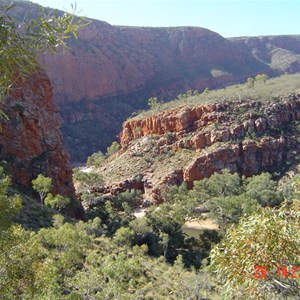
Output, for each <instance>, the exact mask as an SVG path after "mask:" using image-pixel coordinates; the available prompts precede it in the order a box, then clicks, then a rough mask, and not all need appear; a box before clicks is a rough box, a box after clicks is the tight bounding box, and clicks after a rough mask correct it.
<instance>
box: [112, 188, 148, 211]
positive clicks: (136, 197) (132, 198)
mask: <svg viewBox="0 0 300 300" xmlns="http://www.w3.org/2000/svg"><path fill="white" fill-rule="evenodd" d="M141 199H142V192H141V191H140V190H135V189H132V190H126V191H125V192H121V193H119V194H118V195H117V196H116V197H115V199H114V201H113V205H114V206H115V207H117V208H121V207H122V205H123V203H127V204H128V205H129V206H130V207H137V206H138V205H139V204H140V202H141Z"/></svg>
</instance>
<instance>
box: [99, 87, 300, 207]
mask: <svg viewBox="0 0 300 300" xmlns="http://www.w3.org/2000/svg"><path fill="white" fill-rule="evenodd" d="M299 121H300V93H298V94H290V95H288V96H287V97H285V98H278V99H274V100H273V101H271V102H260V101H250V100H249V101H245V102H239V101H236V102H224V103H216V104H208V105H200V106H195V107H187V106H183V107H179V108H176V109H171V110H168V111H164V112H161V113H157V114H156V115H152V116H149V117H145V118H141V119H138V118H135V119H131V120H128V121H127V122H125V123H124V125H123V131H122V134H121V144H122V150H121V151H120V153H119V157H116V158H115V160H113V161H112V168H113V167H114V166H115V165H117V163H118V160H123V164H126V166H125V167H124V168H123V169H122V168H119V169H113V170H114V172H115V173H119V174H120V178H121V177H122V172H123V173H126V176H127V180H125V181H124V176H123V178H122V180H121V181H124V182H126V183H130V182H131V181H130V180H131V179H132V178H133V174H130V172H129V171H127V170H126V168H132V169H134V170H135V167H134V166H135V165H136V166H138V167H137V170H135V172H137V171H138V172H139V174H140V178H142V182H145V183H147V185H145V186H144V187H143V189H142V190H145V191H147V190H148V192H147V193H149V194H151V193H153V191H154V192H155V193H156V194H157V193H158V192H159V189H160V186H162V185H166V184H180V183H182V182H186V183H187V184H188V186H189V187H191V186H192V185H193V182H194V181H195V180H200V179H203V178H206V177H209V176H211V175H212V174H213V173H214V172H220V171H221V170H222V169H228V170H229V171H230V172H237V173H239V174H240V175H245V176H252V175H256V174H259V173H261V172H271V173H277V174H280V173H282V172H284V171H285V170H286V169H287V168H288V166H289V164H292V162H293V161H295V159H297V153H299V151H300V144H299V139H298V138H297V136H298V129H297V128H298V127H297V126H299ZM184 150H186V151H184ZM149 153H152V154H151V155H150V154H149ZM139 157H141V158H140V159H139ZM170 157H174V160H172V159H170ZM157 158H158V163H155V160H157ZM145 161H146V163H147V164H146V163H145ZM167 164H170V167H169V168H166V167H165V165H167ZM131 166H133V167H131ZM110 171H111V166H110V165H108V166H106V169H105V170H104V174H106V172H107V173H109V172H110ZM114 181H115V182H117V178H114ZM115 186H116V187H117V188H119V189H122V187H123V185H122V184H119V185H116V184H115ZM149 186H150V187H151V188H150V189H149ZM151 197H152V196H151ZM152 198H154V199H155V201H160V199H159V197H157V195H156V196H153V197H152Z"/></svg>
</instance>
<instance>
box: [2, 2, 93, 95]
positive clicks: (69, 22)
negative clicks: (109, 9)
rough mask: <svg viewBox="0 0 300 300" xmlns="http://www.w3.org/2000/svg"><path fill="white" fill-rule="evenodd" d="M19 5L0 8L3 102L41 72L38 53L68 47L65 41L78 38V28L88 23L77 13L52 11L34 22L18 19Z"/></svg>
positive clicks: (42, 11) (41, 14)
mask: <svg viewBox="0 0 300 300" xmlns="http://www.w3.org/2000/svg"><path fill="white" fill-rule="evenodd" d="M15 6H16V4H11V5H6V6H5V5H1V6H0V13H1V14H0V24H1V26H0V52H1V60H0V70H1V76H0V78H1V79H0V99H1V98H3V97H5V96H6V95H7V94H8V92H9V91H10V90H11V89H13V88H14V84H15V83H16V82H19V81H22V80H25V79H26V78H28V77H29V76H30V74H32V73H34V72H36V71H38V70H39V69H41V65H40V64H39V62H38V54H39V53H45V52H55V51H56V50H57V48H58V46H63V47H66V42H65V41H66V39H68V38H69V37H70V36H71V35H72V36H74V37H77V31H78V29H79V28H81V27H83V26H85V25H87V24H88V22H86V21H85V20H84V18H76V19H75V14H74V13H75V11H74V13H71V14H69V13H64V14H59V13H58V12H57V11H50V13H48V14H46V12H45V11H44V10H41V12H40V15H39V16H38V17H36V18H35V19H32V20H22V21H20V20H18V19H16V18H14V17H12V16H11V11H13V9H14V7H15Z"/></svg>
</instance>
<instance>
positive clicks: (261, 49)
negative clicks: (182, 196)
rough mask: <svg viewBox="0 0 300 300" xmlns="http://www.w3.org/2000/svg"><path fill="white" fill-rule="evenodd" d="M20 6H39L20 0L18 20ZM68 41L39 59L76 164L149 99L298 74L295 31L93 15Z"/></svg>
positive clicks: (32, 11) (32, 12)
mask: <svg viewBox="0 0 300 300" xmlns="http://www.w3.org/2000/svg"><path fill="white" fill-rule="evenodd" d="M24 11H26V13H27V15H28V17H29V18H30V17H32V16H36V15H37V14H38V12H39V6H38V5H37V4H34V3H30V2H22V3H18V5H17V6H16V8H14V9H12V10H11V13H12V14H13V13H15V14H16V15H17V16H19V17H20V16H21V19H22V18H23V17H24ZM68 45H69V50H66V51H64V53H59V54H58V55H55V56H52V55H45V56H42V57H41V62H42V63H43V64H45V65H46V69H47V72H48V75H49V77H50V79H51V82H52V83H53V86H54V90H53V93H54V101H55V103H56V104H57V106H58V108H59V113H60V115H61V117H62V120H63V126H62V132H63V135H64V139H65V143H66V145H67V147H68V150H69V152H70V154H71V158H72V161H73V162H74V163H76V162H83V161H85V159H86V157H87V156H88V155H90V154H91V153H93V152H95V151H98V150H99V149H101V150H102V151H105V150H106V147H107V146H109V145H110V144H111V142H112V141H113V140H115V139H116V135H117V134H118V133H119V132H120V130H121V126H122V123H123V121H124V120H125V119H126V118H128V117H129V116H130V115H131V113H132V112H134V111H138V110H140V109H144V108H146V107H147V99H148V98H150V97H152V96H157V97H158V98H160V99H164V100H165V101H167V100H169V99H172V98H175V97H176V96H177V95H178V94H180V93H185V92H186V91H187V90H190V89H192V90H194V89H197V90H199V91H202V90H203V89H205V88H206V87H208V88H210V89H212V88H216V87H222V86H225V85H229V84H234V83H237V82H243V81H245V80H246V79H247V78H248V77H253V76H255V75H256V74H258V73H266V74H268V75H269V76H273V75H274V76H275V75H278V74H282V73H284V72H292V73H293V72H299V71H300V51H299V49H300V38H299V36H270V37H268V36H265V37H241V38H230V39H226V38H223V37H222V36H220V35H219V34H217V33H215V32H212V31H210V30H208V29H204V28H200V27H197V28H196V27H174V28H147V27H126V26H112V25H110V24H108V23H106V22H103V21H98V20H92V23H91V24H90V25H88V26H86V27H85V28H83V29H82V30H81V31H80V32H79V39H78V40H75V39H71V40H70V41H69V43H68Z"/></svg>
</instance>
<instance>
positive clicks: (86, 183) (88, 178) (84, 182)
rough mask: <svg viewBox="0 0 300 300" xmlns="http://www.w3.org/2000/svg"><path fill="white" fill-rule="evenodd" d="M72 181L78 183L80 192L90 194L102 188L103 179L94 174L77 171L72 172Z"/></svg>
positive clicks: (99, 175)
mask: <svg viewBox="0 0 300 300" xmlns="http://www.w3.org/2000/svg"><path fill="white" fill-rule="evenodd" d="M73 180H74V181H76V182H78V183H79V188H78V190H79V191H80V192H84V191H85V192H87V193H92V191H93V190H95V189H100V188H101V187H102V186H103V177H102V175H101V174H99V173H96V172H83V171H80V170H79V169H74V170H73Z"/></svg>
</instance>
